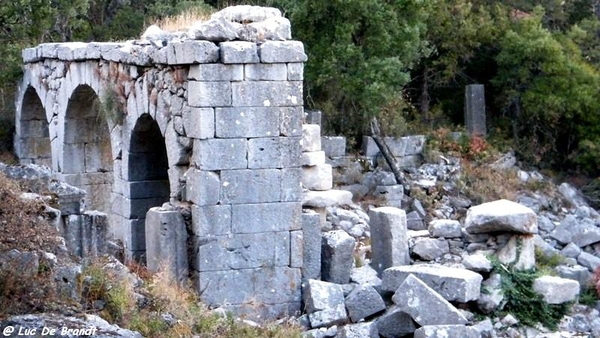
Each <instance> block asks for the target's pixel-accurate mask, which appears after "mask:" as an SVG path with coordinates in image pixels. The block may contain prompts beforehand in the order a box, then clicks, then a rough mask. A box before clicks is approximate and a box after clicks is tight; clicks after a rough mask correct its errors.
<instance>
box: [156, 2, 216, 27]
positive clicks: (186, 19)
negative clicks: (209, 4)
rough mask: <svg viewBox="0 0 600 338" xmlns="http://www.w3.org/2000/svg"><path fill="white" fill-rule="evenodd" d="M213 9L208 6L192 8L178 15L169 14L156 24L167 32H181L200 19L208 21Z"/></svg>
mask: <svg viewBox="0 0 600 338" xmlns="http://www.w3.org/2000/svg"><path fill="white" fill-rule="evenodd" d="M212 13H213V11H211V10H209V9H208V8H206V7H194V8H190V9H188V10H186V11H184V12H183V13H181V14H179V15H176V16H168V17H166V18H163V19H160V20H158V22H156V25H157V26H158V27H160V28H161V29H162V30H164V31H166V32H171V33H173V32H179V31H183V30H186V29H188V28H190V27H192V26H193V25H194V24H195V23H196V22H198V21H206V20H208V19H209V18H210V15H211V14H212Z"/></svg>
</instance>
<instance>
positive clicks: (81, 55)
mask: <svg viewBox="0 0 600 338" xmlns="http://www.w3.org/2000/svg"><path fill="white" fill-rule="evenodd" d="M86 46H87V44H86V43H85V42H67V43H61V44H59V46H58V47H57V49H56V56H57V57H58V59H59V60H63V61H80V60H84V59H85V57H86V55H85V48H86Z"/></svg>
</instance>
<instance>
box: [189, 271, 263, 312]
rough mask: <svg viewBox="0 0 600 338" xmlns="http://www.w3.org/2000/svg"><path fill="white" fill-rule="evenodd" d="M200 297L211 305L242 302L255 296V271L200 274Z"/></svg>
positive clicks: (207, 272)
mask: <svg viewBox="0 0 600 338" xmlns="http://www.w3.org/2000/svg"><path fill="white" fill-rule="evenodd" d="M198 290H203V292H202V294H201V295H200V298H201V299H202V300H203V301H204V302H205V303H206V304H207V305H211V306H220V305H223V304H224V303H229V304H242V303H246V302H248V301H250V300H252V299H253V297H254V291H255V289H254V271H253V270H252V269H243V270H227V271H205V272H201V273H199V274H198Z"/></svg>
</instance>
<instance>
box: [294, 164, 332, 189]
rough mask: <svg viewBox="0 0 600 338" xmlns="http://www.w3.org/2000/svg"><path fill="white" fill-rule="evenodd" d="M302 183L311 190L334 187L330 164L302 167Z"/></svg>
mask: <svg viewBox="0 0 600 338" xmlns="http://www.w3.org/2000/svg"><path fill="white" fill-rule="evenodd" d="M302 185H303V186H304V188H306V189H309V190H319V191H323V190H330V189H331V188H333V171H332V168H331V165H330V164H319V165H315V166H311V167H302Z"/></svg>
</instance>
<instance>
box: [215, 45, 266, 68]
mask: <svg viewBox="0 0 600 338" xmlns="http://www.w3.org/2000/svg"><path fill="white" fill-rule="evenodd" d="M219 46H220V47H221V62H223V63H237V64H240V63H258V62H260V59H259V58H258V48H257V47H256V44H255V43H253V42H248V41H230V42H221V43H220V44H219Z"/></svg>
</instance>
